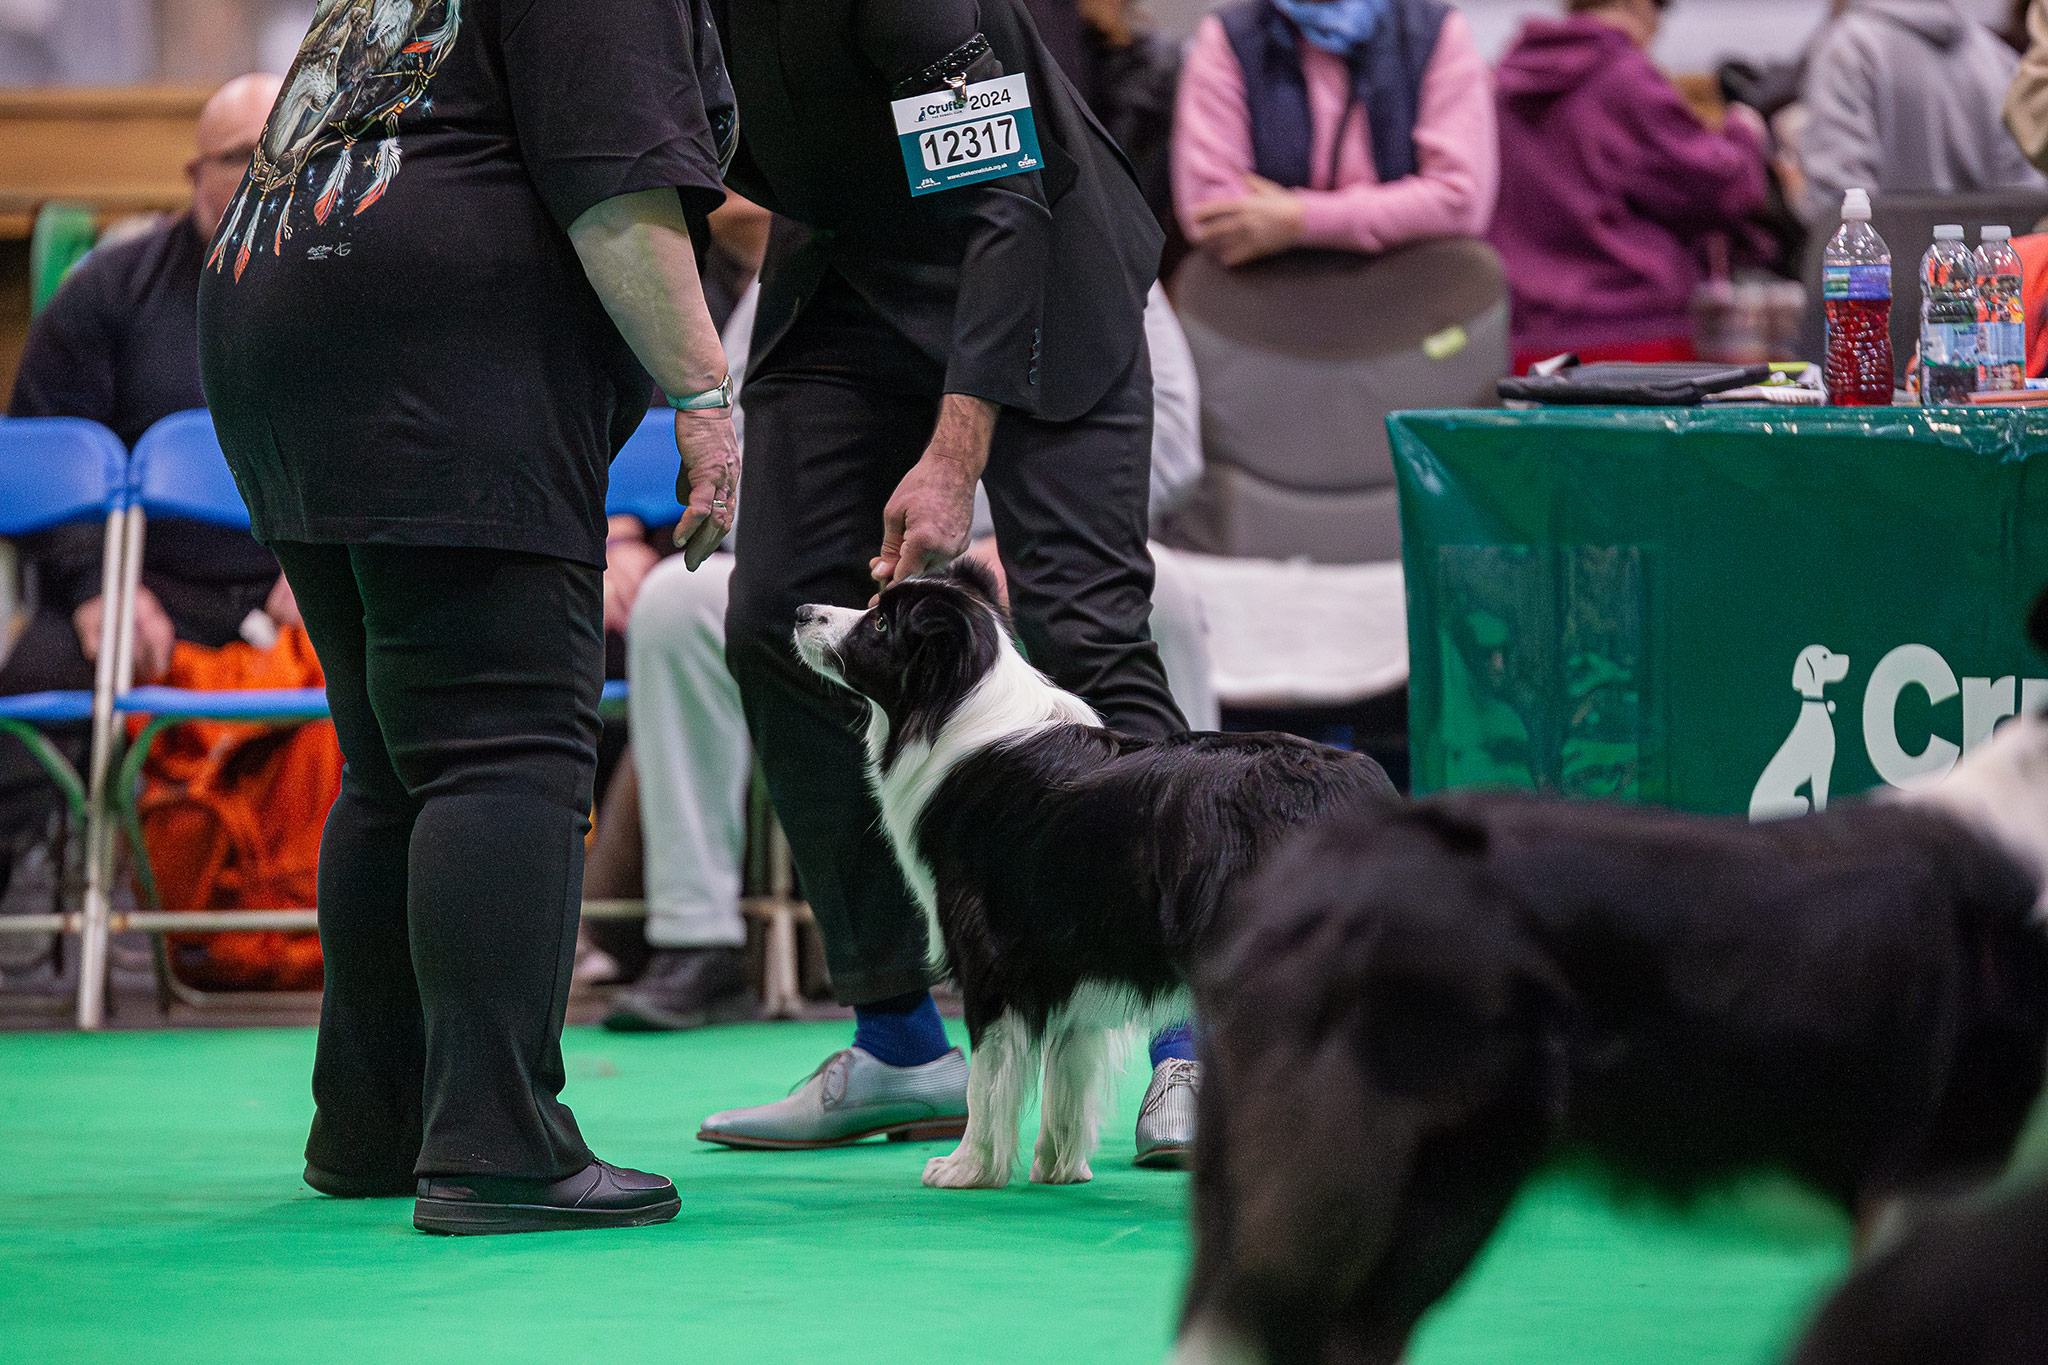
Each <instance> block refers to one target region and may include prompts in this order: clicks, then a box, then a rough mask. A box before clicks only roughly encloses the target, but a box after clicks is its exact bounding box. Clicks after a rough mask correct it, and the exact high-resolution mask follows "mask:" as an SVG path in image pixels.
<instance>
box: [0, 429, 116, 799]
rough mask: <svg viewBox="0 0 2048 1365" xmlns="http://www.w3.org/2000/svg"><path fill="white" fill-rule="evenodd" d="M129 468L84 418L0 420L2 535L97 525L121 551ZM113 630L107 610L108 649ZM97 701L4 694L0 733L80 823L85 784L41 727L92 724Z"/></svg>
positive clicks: (77, 695)
mask: <svg viewBox="0 0 2048 1365" xmlns="http://www.w3.org/2000/svg"><path fill="white" fill-rule="evenodd" d="M127 465H128V452H127V450H126V449H125V448H123V446H122V445H121V442H120V440H119V439H118V438H117V437H116V436H115V435H114V433H112V432H111V431H108V430H107V429H106V428H105V427H103V426H101V425H100V424H99V423H97V422H88V421H86V420H85V419H83V418H79V417H27V418H17V419H14V420H11V421H0V537H5V538H8V539H12V538H15V537H18V536H25V535H30V534H33V533H35V532H37V531H46V530H49V529H50V528H51V527H54V526H64V525H73V524H77V523H81V522H93V521H98V522H103V523H105V525H106V527H107V542H106V543H107V545H108V547H109V548H110V549H111V548H113V547H116V546H118V544H119V538H120V514H121V508H122V505H123V500H124V498H125V496H126V493H127V482H128V473H127ZM107 563H108V566H109V569H110V571H112V572H113V575H114V577H113V581H115V582H118V581H119V580H118V567H117V566H118V559H117V556H115V555H113V554H109V555H108V558H107ZM116 629H117V622H116V620H115V615H114V613H111V612H110V613H107V614H106V615H105V616H104V617H103V624H102V627H101V632H100V634H101V642H102V645H103V646H104V645H105V644H106V643H107V642H108V641H109V640H110V639H111V637H112V635H113V633H114V631H115V630H116ZM100 654H101V658H102V659H103V660H108V661H109V663H110V662H111V659H110V651H109V650H107V649H105V648H102V649H101V651H100ZM100 673H101V675H102V677H103V679H104V680H105V681H107V682H108V683H109V684H111V681H112V678H113V671H112V669H111V667H109V666H103V667H102V668H101V669H100ZM93 697H94V693H93V692H89V691H84V690H79V691H64V692H29V693H25V694H22V695H19V696H12V697H0V732H5V733H7V734H10V735H13V736H14V737H15V738H16V739H18V740H20V741H21V742H22V743H23V744H25V745H26V746H28V751H29V753H30V754H32V755H33V756H34V757H35V760H36V762H37V763H38V764H39V765H41V767H42V769H43V771H44V772H46V773H48V774H49V775H50V780H51V781H52V782H53V783H55V784H56V786H57V788H58V790H59V791H61V792H62V793H63V795H64V802H65V806H66V808H67V809H68V810H69V811H70V813H71V815H72V816H73V817H74V818H77V819H80V820H84V819H86V818H87V814H88V809H89V805H88V793H87V783H86V781H85V779H83V778H82V777H81V776H80V774H79V772H78V770H77V769H76V768H75V767H73V766H72V765H71V762H70V761H69V760H68V759H66V758H65V757H64V755H63V754H62V753H60V752H58V750H57V748H56V746H55V745H53V744H51V742H50V740H49V738H48V736H47V735H45V734H44V730H45V729H46V728H48V727H50V726H58V725H77V724H81V723H83V722H85V721H89V720H92V719H93V709H94V708H93ZM108 714H109V715H111V712H109V713H108ZM103 728H108V729H110V728H111V725H108V726H106V727H103ZM100 738H102V737H101V736H98V735H96V736H95V739H100Z"/></svg>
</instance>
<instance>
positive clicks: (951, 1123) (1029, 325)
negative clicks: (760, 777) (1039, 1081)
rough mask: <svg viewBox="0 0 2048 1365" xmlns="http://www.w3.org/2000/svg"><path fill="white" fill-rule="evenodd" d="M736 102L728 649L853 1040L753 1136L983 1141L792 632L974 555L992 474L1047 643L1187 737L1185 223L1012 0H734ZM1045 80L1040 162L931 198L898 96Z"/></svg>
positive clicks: (1149, 727) (874, 818)
mask: <svg viewBox="0 0 2048 1365" xmlns="http://www.w3.org/2000/svg"><path fill="white" fill-rule="evenodd" d="M713 13H714V15H715V16H716V18H717V20H718V23H719V25H720V32H721V36H722V38H723V40H724V45H725V50H726V53H727V62H728V66H729V68H730V71H731V74H732V80H733V88H734V93H735V95H736V96H737V98H738V102H739V105H740V108H741V110H742V119H741V130H740V148H739V152H738V155H737V157H736V158H735V161H734V163H733V167H732V170H731V172H730V173H729V175H728V177H727V181H728V183H729V184H730V185H731V186H732V188H733V189H734V190H736V191H737V192H739V193H741V194H743V195H745V196H746V197H747V198H749V199H750V200H752V201H754V202H755V203H758V204H761V205H762V206H764V207H766V208H768V209H770V210H772V211H773V212H774V213H775V214H776V215H777V221H776V225H775V227H774V229H773V230H772V231H771V233H770V240H769V248H768V259H767V263H766V265H765V267H764V270H763V273H762V282H761V302H760V312H759V316H758V318H757V320H756V323H755V328H754V336H753V350H752V356H753V359H752V362H751V366H750V370H749V373H748V377H747V383H746V388H745V392H744V397H743V399H742V402H743V404H744V406H745V412H746V420H747V441H748V445H749V448H750V449H751V450H752V451H754V452H755V454H754V459H753V464H752V468H751V471H750V474H749V477H748V482H747V524H746V530H745V533H744V535H743V537H742V544H741V547H740V550H739V555H738V562H737V565H736V567H735V569H734V575H733V580H732V589H731V598H730V604H729V606H728V609H727V617H726V631H727V646H726V658H727V662H728V664H729V665H730V667H731V669H732V673H733V676H734V678H735V679H736V680H737V681H738V683H739V687H740V694H741V698H742V701H743V704H744V706H745V709H746V714H747V723H748V728H749V730H750V731H751V733H752V737H753V741H754V746H755V750H756V752H757V753H758V754H759V756H760V760H761V763H762V766H763V769H764V770H765V772H766V774H767V779H768V786H769V790H770V792H771V794H772V795H773V797H774V800H775V806H776V810H777V811H778V812H779V814H780V816H781V818H782V822H783V825H784V826H785V828H786V829H787V830H788V833H789V837H790V844H791V847H792V849H793V850H794V852H795V855H796V861H797V866H798V870H799V872H800V874H801V876H802V879H803V886H804V890H805V893H806V895H807V896H808V898H809V900H810V903H811V906H812V909H813V910H814V912H815V913H816V915H817V917H818V923H819V926H820V930H821V933H822V936H823V938H824V942H825V949H826V956H827V958H828V962H829V966H830V968H831V973H832V980H833V985H834V988H835V989H836V990H837V992H838V994H839V996H840V998H841V1000H843V1001H845V1002H846V1003H849V1004H851V1005H853V1006H854V1007H855V1011H856V1016H857V1024H856V1032H855V1038H854V1046H853V1047H851V1048H849V1049H846V1050H845V1051H842V1052H840V1053H838V1054H836V1055H835V1056H834V1057H832V1058H831V1059H829V1060H828V1061H827V1062H826V1063H825V1065H824V1066H821V1067H820V1068H819V1070H818V1072H817V1073H816V1074H815V1075H814V1076H813V1077H812V1079H811V1080H810V1081H809V1082H807V1083H806V1084H805V1085H803V1086H802V1087H800V1088H799V1089H798V1090H797V1091H796V1092H795V1093H793V1094H792V1095H791V1096H790V1097H789V1098H788V1099H786V1100H784V1101H781V1102H779V1103H776V1104H772V1105H766V1106H760V1107H756V1108H751V1109H742V1110H732V1111H727V1112H725V1113H721V1114H715V1115H713V1116H712V1117H711V1118H709V1119H707V1120H705V1123H704V1126H703V1130H702V1132H701V1133H700V1134H699V1135H700V1136H701V1137H703V1138H705V1139H706V1140H709V1141H713V1142H721V1143H726V1144H728V1145H732V1146H751V1147H769V1148H787V1147H800V1146H830V1145H833V1144H836V1143H839V1142H846V1141H853V1140H857V1139H858V1138H861V1137H864V1136H872V1135H873V1134H875V1133H881V1132H887V1133H890V1134H892V1135H896V1136H934V1137H936V1136H942V1135H944V1134H945V1133H947V1132H948V1131H949V1130H950V1131H952V1132H955V1133H957V1131H958V1130H959V1126H960V1122H961V1121H962V1119H963V1118H964V1116H965V1113H966V1093H965V1081H966V1074H967V1068H966V1062H965V1060H964V1058H962V1057H961V1055H960V1053H959V1051H958V1050H957V1049H951V1048H949V1047H948V1045H947V1041H946V1037H945V1034H944V1032H943V1030H942V1029H941V1028H940V1025H939V1019H938V1013H937V1011H936V1009H935V1008H934V1007H933V1005H932V1002H931V997H930V995H929V993H928V992H927V990H926V987H927V983H928V968H927V964H926V961H925V944H926V932H925V925H924V920H923V916H922V915H921V914H920V913H919V911H918V910H917V909H916V908H915V907H914V906H913V904H912V902H911V900H910V898H909V895H908V893H907V891H906V889H905V886H904V882H903V878H902V876H901V874H900V872H899V871H898V869H897V866H896V862H895V859H894V856H893V855H892V853H891V851H890V849H889V846H888V844H887V842H886V841H885V840H884V839H883V838H882V836H881V835H880V834H879V832H878V830H879V819H878V812H877V810H876V808H875V805H874V802H873V800H872V798H871V797H870V795H869V793H868V790H867V787H866V784H865V781H864V778H863V774H862V754H861V747H860V742H859V739H858V728H859V727H860V726H861V725H862V724H863V723H864V718H863V717H862V716H861V715H860V714H859V713H858V710H857V708H856V706H855V705H854V704H853V703H852V702H851V701H850V699H849V697H848V696H847V694H845V693H844V692H839V691H835V690H833V689H830V688H828V687H826V686H824V685H823V684H821V683H820V682H819V680H818V679H817V678H816V677H815V676H813V675H811V674H809V673H808V671H807V670H805V669H803V668H802V667H801V666H800V665H799V664H798V662H797V660H796V657H795V655H794V654H793V652H792V650H791V645H790V632H791V629H792V627H793V625H794V621H795V615H796V609H797V607H798V606H799V605H801V604H803V603H806V602H829V603H837V604H840V605H845V606H855V605H862V604H865V603H866V602H867V601H868V599H869V598H870V597H871V596H872V595H873V593H874V592H875V590H876V587H877V586H878V585H880V586H887V585H889V584H891V583H894V582H897V581H900V580H901V579H904V578H907V577H909V576H911V575H913V574H916V573H919V572H922V571H923V570H925V569H929V568H933V567H936V566H938V565H940V564H943V563H945V562H946V561H947V560H949V559H951V558H952V557H954V556H956V555H958V554H959V553H960V552H961V551H963V550H964V549H966V547H967V538H968V526H969V522H970V519H971V516H972V512H973V502H974V488H975V483H976V481H977V480H979V481H980V482H981V483H982V484H983V485H984V486H985V488H986V490H987V492H988V495H989V502H990V505H991V508H992V511H993V514H994V522H995V533H996V540H997V543H998V544H999V545H1000V546H1001V550H1002V558H1003V567H1004V570H1005V573H1006V575H1007V577H1008V581H1009V591H1010V601H1011V605H1012V608H1013V610H1014V612H1015V617H1016V623H1017V629H1018V632H1019V635H1020V637H1021V639H1022V641H1023V643H1024V647H1025V649H1026V651H1027V653H1028V654H1029V655H1030V658H1031V660H1032V662H1033V663H1035V664H1037V665H1038V666H1039V667H1040V668H1042V669H1044V670H1045V671H1046V672H1047V673H1049V674H1050V675H1051V676H1052V677H1054V678H1055V679H1057V680H1058V681H1059V682H1060V683H1061V684H1062V685H1063V686H1065V687H1068V688H1070V689H1072V690H1073V691H1075V692H1078V693H1080V694H1081V695H1082V696H1084V697H1086V698H1087V699H1088V700H1089V701H1090V702H1091V703H1092V704H1093V705H1094V706H1095V707H1096V709H1097V710H1098V711H1099V712H1100V713H1101V714H1102V716H1103V719H1104V720H1105V721H1106V722H1107V723H1108V724H1109V725H1110V726H1111V727H1113V728H1115V729H1117V730H1119V731H1121V732H1123V733H1126V734H1129V735H1132V736H1136V737H1140V738H1145V739H1157V738H1161V737H1164V736H1167V735H1171V734H1174V733H1177V732H1179V731H1180V730H1182V729H1184V728H1185V725H1184V722H1183V720H1182V718H1181V715H1180V712H1179V711H1178V710H1177V709H1175V706H1174V703H1173V699H1172V696H1171V694H1170V693H1169V692H1168V690H1167V685H1166V676H1165V673H1164V672H1163V670H1162V669H1161V668H1160V664H1159V657H1158V653H1157V651H1156V650H1155V649H1154V647H1153V645H1152V642H1151V640H1150V638H1149V636H1148V633H1147V619H1148V616H1149V614H1150V611H1151V600H1150V594H1151V589H1152V562H1151V559H1150V557H1149V555H1148V553H1147V551H1146V548H1145V534H1146V498H1147V477H1148V473H1147V471H1148V461H1149V457H1150V445H1151V426H1152V394H1151V389H1152V379H1151V367H1150V362H1149V359H1148V357H1147V355H1146V350H1145V340H1144V321H1143V315H1144V306H1145V294H1146V290H1147V289H1148V288H1149V286H1150V285H1151V283H1152V280H1153V277H1154V274H1155V272H1156V270H1157V267H1158V261H1159V249H1160V243H1161V233H1160V229H1159V225H1158V223H1157V222H1156V221H1155V219H1154V217H1153V214H1152V212H1151V210H1150V209H1148V208H1147V206H1146V203H1145V199H1144V196H1143V194H1142V193H1141V192H1140V190H1139V187H1138V184H1137V181H1136V179H1135V177H1134V175H1133V173H1132V170H1131V167H1130V164H1129V162H1128V161H1126V160H1125V158H1124V156H1123V154H1122V153H1121V152H1120V151H1118V149H1117V147H1116V145H1115V143H1114V142H1113V141H1112V140H1111V139H1110V137H1109V135H1108V134H1107V133H1106V132H1104V131H1103V129H1102V126H1101V125H1100V124H1099V123H1098V122H1097V121H1096V120H1095V118H1094V116H1093V115H1091V114H1090V113H1089V112H1088V109H1087V106H1086V104H1085V103H1084V102H1083V101H1082V99H1081V97H1080V96H1079V94H1078V93H1076V91H1075V90H1074V87H1073V86H1072V85H1071V84H1070V83H1069V82H1068V80H1067V78H1066V77H1065V76H1064V75H1063V74H1061V72H1060V69H1059V67H1058V65H1057V63H1056V62H1055V61H1054V59H1053V57H1052V55H1051V54H1050V53H1049V52H1048V51H1047V50H1046V48H1045V45H1044V44H1043V43H1042V42H1041V41H1040V39H1039V36H1038V33H1037V31H1036V29H1035V28H1034V27H1033V26H1032V23H1031V20H1030V18H1029V17H1028V15H1027V14H1026V12H1025V11H1024V9H1023V7H1022V5H1021V4H1020V3H1018V0H984V3H982V4H980V5H979V6H977V5H976V4H975V3H974V0H861V2H859V3H856V0H812V2H807V3H804V4H801V5H799V4H795V3H778V0H723V3H718V0H714V5H713ZM1019 73H1021V74H1022V75H1023V77H1024V78H1025V88H1026V91H1027V93H1028V98H1029V102H1030V112H1031V118H1032V122H1033V123H1034V125H1035V127H1036V131H1037V138H1038V143H1039V147H1040V155H1039V156H1038V157H1036V158H1034V159H1033V163H1034V164H1032V166H1031V167H1030V168H1029V169H1025V170H1021V171H1020V172H1018V173H1014V174H1006V175H1003V176H1001V177H1000V178H994V179H985V180H981V181H979V182H978V183H971V184H961V185H956V186H954V187H951V188H945V189H940V190H937V191H936V192H930V193H919V194H913V193H912V184H911V173H910V172H908V171H907V169H906V160H905V154H904V152H903V150H902V148H901V145H900V144H899V141H898V134H897V127H896V124H895V122H894V119H893V117H892V114H891V109H890V105H891V102H892V101H895V100H899V99H904V98H907V97H910V96H918V95H930V94H934V93H935V92H936V93H938V94H939V96H940V98H942V99H948V100H950V99H953V98H956V95H955V93H954V92H955V91H958V90H962V89H971V88H972V87H973V86H974V85H976V84H977V83H980V82H983V81H988V80H993V79H996V78H999V77H1004V76H1014V75H1017V74H1019Z"/></svg>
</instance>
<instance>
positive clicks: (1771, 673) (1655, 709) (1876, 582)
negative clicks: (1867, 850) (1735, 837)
mask: <svg viewBox="0 0 2048 1365" xmlns="http://www.w3.org/2000/svg"><path fill="white" fill-rule="evenodd" d="M1387 426H1388V429H1389V432H1390V434H1391V436H1392V441H1393V451H1394V464H1395V469H1396V472H1397V474H1398V477H1399V480H1400V492H1401V531H1402V559H1403V562H1404V569H1405V571H1406V576H1407V591H1408V640H1409V650H1410V656H1411V664H1410V667H1411V676H1410V684H1409V686H1410V689H1411V701H1410V726H1411V733H1412V736H1413V738H1412V743H1413V747H1414V782H1415V788H1416V790H1417V791H1418V792H1420V791H1429V790H1434V789H1437V788H1442V787H1450V786H1460V785H1472V784H1493V785H1511V786H1522V787H1537V788H1542V789H1545V790H1551V791H1558V792H1562V793H1565V794H1568V795H1576V796H1598V797H1618V798H1621V799H1626V800H1643V801H1654V802H1659V803H1663V804H1668V805H1672V806H1676V807H1679V808H1681V809H1686V810H1695V811H1719V812H1733V813H1743V812H1747V813H1750V814H1752V815H1755V816H1762V815H1767V814H1785V813H1792V812H1795V811H1797V810H1800V809H1804V808H1805V806H1806V804H1807V803H1808V802H1809V800H1813V801H1814V804H1824V803H1825V800H1826V797H1827V796H1828V795H1829V794H1830V793H1833V794H1840V793H1844V792H1853V791H1858V790H1862V789H1865V788H1869V787H1872V786H1875V785H1877V784H1878V783H1879V782H1880V781H1881V780H1883V781H1889V782H1893V783H1895V784H1907V783H1911V782H1914V781H1920V780H1926V779H1928V778H1931V777H1933V776H1938V775H1939V774H1940V773H1942V772H1945V771H1947V769H1948V768H1949V767H1950V766H1952V765H1953V763H1954V761H1955V758H1956V756H1957V755H1958V753H1960V752H1961V751H1963V750H1965V749H1967V748H1969V747H1971V746H1973V745H1975V744H1977V743H1981V742H1982V741H1983V740H1984V739H1985V738H1986V737H1987V736H1988V735H1989V734H1990V732H1991V729H1992V727H1993V725H1995V724H1996V723H1997V721H1998V720H1999V719H2000V718H2002V717H2003V716H2005V715H2008V714H2011V713H2012V712H2013V711H2015V710H2016V709H2018V708H2020V707H2023V706H2025V705H2027V704H2028V702H2029V701H2031V702H2033V703H2034V704H2036V705H2038V704H2041V703H2043V702H2048V660H2044V659H2043V658H2042V657H2041V656H2040V655H2039V654H2037V653H2036V652H2035V651H2034V650H2033V649H2032V647H2031V646H2029V645H2028V643H2027V641H2026V637H2025V633H2024V623H2025V620H2026V614H2027V611H2028V608H2029V607H2030V606H2031V604H2032V602H2033V599H2034V597H2035V595H2036V594H2037V593H2038V592H2040V591H2041V589H2042V586H2043V585H2044V584H2048V411H2043V412H2023V411H2002V412H2001V411H1984V412H1980V411H1973V410H1954V409H1933V410H1926V411H1923V410H1919V409H1908V408H1885V409H1861V410H1858V409H1803V410H1788V409H1782V408H1780V409H1755V408H1751V409H1729V410H1718V411H1716V410H1710V409H1670V408H1651V409H1644V408H1638V409H1607V408H1599V409H1568V408H1552V409H1543V410H1537V411H1530V412H1497V411H1456V412H1408V413H1397V414H1395V415H1394V416H1392V417H1390V418H1389V419H1388V421H1387ZM1815 798H1818V799H1817V800H1816V799H1815Z"/></svg>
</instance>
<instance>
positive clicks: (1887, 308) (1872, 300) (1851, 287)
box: [1820, 190, 1892, 408]
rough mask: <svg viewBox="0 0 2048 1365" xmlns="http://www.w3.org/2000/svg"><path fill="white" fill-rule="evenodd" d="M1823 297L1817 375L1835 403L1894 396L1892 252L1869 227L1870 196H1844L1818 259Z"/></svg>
mask: <svg viewBox="0 0 2048 1365" xmlns="http://www.w3.org/2000/svg"><path fill="white" fill-rule="evenodd" d="M1820 292H1821V301H1822V303H1823V305H1824V306H1825V308H1826V309H1827V316H1828V350H1827V359H1826V360H1825V361H1824V362H1823V363H1822V366H1821V375H1822V377H1823V378H1824V379H1825V380H1826V382H1827V386H1828V402H1829V403H1831V404H1833V405H1834V406H1836V407H1838V408H1860V407H1880V406H1883V405H1885V404H1888V403H1890V402H1891V401H1892V332H1891V321H1892V253H1891V251H1890V249H1889V248H1887V247H1886V246H1885V244H1884V238H1882V237H1880V236H1878V235H1877V230H1876V229H1875V228H1873V227H1871V226H1870V195H1869V193H1868V192H1867V191H1865V190H1850V191H1849V192H1848V193H1847V194H1845V195H1843V196H1842V226H1841V227H1840V228H1839V229H1837V230H1836V232H1835V235H1834V237H1833V238H1832V239H1831V240H1830V241H1829V242H1828V249H1827V254H1826V255H1825V256H1823V257H1822V258H1821V286H1820Z"/></svg>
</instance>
